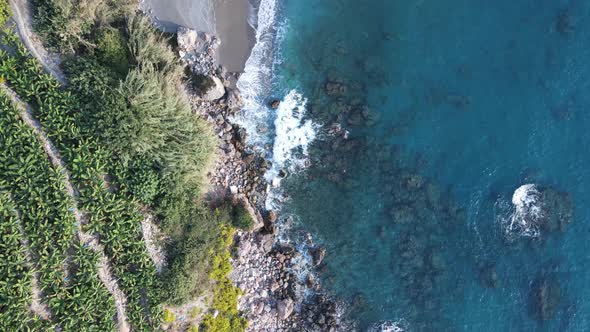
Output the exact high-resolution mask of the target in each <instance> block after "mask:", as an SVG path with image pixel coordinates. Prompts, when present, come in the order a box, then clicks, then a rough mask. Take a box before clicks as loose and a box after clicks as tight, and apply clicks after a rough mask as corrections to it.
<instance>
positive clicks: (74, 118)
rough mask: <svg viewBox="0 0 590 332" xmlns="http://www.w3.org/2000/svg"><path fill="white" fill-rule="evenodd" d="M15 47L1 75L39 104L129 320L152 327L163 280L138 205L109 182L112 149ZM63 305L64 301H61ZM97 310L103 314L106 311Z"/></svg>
mask: <svg viewBox="0 0 590 332" xmlns="http://www.w3.org/2000/svg"><path fill="white" fill-rule="evenodd" d="M14 47H15V48H16V50H17V52H16V53H15V55H14V56H9V55H8V54H6V53H4V54H2V57H0V75H1V76H4V77H6V79H7V82H8V83H9V84H10V86H11V87H12V88H13V89H14V90H15V91H16V92H17V93H18V94H19V95H20V96H21V98H23V99H25V100H26V101H28V102H29V103H31V104H32V105H34V106H35V115H36V117H37V118H38V119H39V120H40V122H41V124H42V126H43V127H44V128H45V129H46V131H47V133H48V137H49V138H50V139H51V140H52V142H53V143H54V144H55V146H56V147H57V148H58V149H59V150H60V153H61V156H62V159H64V161H65V162H66V165H67V166H68V169H69V170H70V171H71V177H72V181H73V183H74V184H75V185H76V186H77V187H78V188H79V190H80V195H79V207H80V208H81V209H82V210H84V211H87V212H88V213H89V215H90V220H89V228H90V230H91V231H93V232H96V233H98V234H99V235H100V239H101V244H102V245H103V246H104V248H105V252H106V254H107V256H108V257H109V258H110V260H111V263H112V265H111V266H112V268H113V272H114V274H115V276H116V277H117V278H118V280H119V284H120V287H121V289H122V290H123V291H124V292H125V293H126V295H127V298H128V303H127V314H128V318H129V321H130V324H131V325H132V326H133V328H134V329H135V330H150V331H151V330H153V328H154V326H158V325H159V321H160V317H161V312H160V309H159V303H160V302H159V297H158V293H157V289H158V288H159V280H158V278H157V277H156V272H155V268H154V267H153V265H152V264H151V261H150V259H149V257H148V255H147V252H146V248H145V244H144V242H143V238H142V230H141V225H140V221H141V220H142V219H143V216H142V215H141V213H140V211H139V206H138V204H137V203H136V202H134V201H133V200H131V199H130V198H129V197H128V196H127V195H126V194H125V193H122V192H110V191H109V188H108V187H105V183H104V180H103V175H104V174H107V173H109V168H110V167H111V166H112V162H109V158H110V155H111V154H110V153H109V152H108V150H106V149H104V148H102V147H101V146H100V145H99V144H98V142H97V141H96V140H95V139H94V137H93V136H86V135H85V131H84V130H83V129H81V127H80V123H81V122H82V121H81V119H80V115H81V114H80V112H78V109H79V104H78V102H77V99H76V98H75V97H74V96H73V95H72V94H71V93H70V92H68V91H64V90H62V89H61V88H60V86H59V84H58V83H57V82H56V81H55V80H54V79H53V78H51V77H49V76H48V75H46V74H44V73H43V72H42V70H41V68H40V66H39V64H38V63H37V62H36V61H35V60H34V59H32V58H30V57H29V55H28V53H27V52H26V50H25V48H24V47H23V46H22V44H20V43H16V44H15V46H14ZM59 202H62V203H61V204H60V203H59ZM65 202H67V199H63V201H61V200H57V202H56V203H53V204H56V206H63V205H64V204H66V203H65ZM71 224H73V222H72V223H71ZM58 230H59V229H55V230H54V231H58ZM70 234H71V231H70ZM56 271H59V269H57V268H54V269H53V272H52V273H56ZM55 287H58V288H59V287H60V285H59V284H56V285H55ZM146 295H147V296H146ZM146 298H147V300H146ZM56 300H57V299H56ZM146 303H147V304H146ZM62 305H63V304H62V303H61V302H60V304H59V306H60V307H61V306H62ZM146 311H147V313H146ZM95 312H96V314H103V315H104V313H105V312H107V311H102V312H101V311H98V310H97V311H95ZM69 316H71V317H76V315H71V314H70V315H69ZM106 317H107V318H109V321H110V322H112V321H113V320H112V319H110V317H108V316H106ZM104 330H108V329H104Z"/></svg>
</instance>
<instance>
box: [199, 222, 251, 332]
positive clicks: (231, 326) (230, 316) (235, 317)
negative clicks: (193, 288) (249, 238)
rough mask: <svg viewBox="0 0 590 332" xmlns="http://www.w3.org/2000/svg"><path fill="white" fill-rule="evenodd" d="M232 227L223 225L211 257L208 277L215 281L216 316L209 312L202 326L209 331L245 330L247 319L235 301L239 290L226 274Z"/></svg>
mask: <svg viewBox="0 0 590 332" xmlns="http://www.w3.org/2000/svg"><path fill="white" fill-rule="evenodd" d="M233 235H234V229H233V228H231V227H223V228H222V232H221V236H220V237H219V239H218V246H219V247H221V248H223V249H222V250H218V251H217V254H216V255H215V256H214V257H213V269H212V270H211V274H210V277H211V279H212V280H214V281H215V288H214V294H213V303H212V306H211V309H212V310H217V316H215V317H214V316H213V315H212V314H211V313H209V314H207V315H205V317H204V318H203V323H202V324H201V325H202V328H203V330H204V331H211V332H239V331H245V330H246V328H247V327H248V321H247V320H246V319H245V318H243V317H242V316H241V315H240V313H239V312H238V308H237V303H238V296H239V295H240V294H241V290H240V289H238V288H236V287H234V285H233V284H232V282H231V280H230V279H229V278H228V274H229V273H230V271H231V265H230V262H229V258H230V246H231V244H232V242H233Z"/></svg>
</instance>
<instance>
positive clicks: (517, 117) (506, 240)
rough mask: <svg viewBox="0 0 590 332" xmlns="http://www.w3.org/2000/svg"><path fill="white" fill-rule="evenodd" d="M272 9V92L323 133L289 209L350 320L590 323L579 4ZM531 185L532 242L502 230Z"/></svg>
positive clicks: (514, 326)
mask: <svg viewBox="0 0 590 332" xmlns="http://www.w3.org/2000/svg"><path fill="white" fill-rule="evenodd" d="M279 14H280V17H281V22H282V29H281V34H282V38H281V39H280V42H279V44H278V45H277V46H278V49H279V50H280V52H279V53H278V54H276V58H277V60H279V62H278V64H276V65H275V67H274V81H273V86H272V91H273V94H274V96H275V97H280V98H282V97H284V96H285V95H287V94H288V93H289V91H291V90H293V89H295V90H296V91H297V92H298V93H300V94H301V95H302V96H303V97H305V98H306V99H307V104H306V107H305V109H306V113H305V118H306V119H310V120H312V121H313V122H314V123H316V124H317V126H318V128H317V131H316V132H317V135H316V137H315V140H314V141H313V143H312V144H311V145H310V146H309V151H308V153H309V157H308V158H309V166H308V167H307V169H305V170H304V171H302V172H299V173H296V174H292V175H290V176H289V177H287V179H285V180H284V181H283V184H282V187H283V190H284V194H285V195H286V196H288V197H289V199H288V200H286V202H285V203H284V206H283V211H284V212H287V213H292V214H294V215H295V216H297V218H296V219H297V221H298V222H299V225H300V227H301V228H303V229H305V230H307V231H309V232H311V233H312V234H313V235H314V237H315V238H316V240H317V241H318V242H320V243H321V244H322V245H323V246H324V247H325V248H326V249H327V255H326V259H325V262H324V263H323V264H322V266H321V267H320V269H319V276H320V277H321V280H322V283H323V285H324V286H325V287H326V289H327V290H328V291H329V292H331V293H332V294H334V295H335V296H337V298H339V299H340V300H341V301H343V302H344V303H346V304H347V305H348V307H349V310H350V315H351V317H352V318H353V319H354V320H355V321H356V322H357V326H358V328H359V330H365V329H368V328H369V327H371V326H373V325H374V324H375V323H376V322H379V321H386V320H389V321H401V322H402V323H401V324H400V325H403V326H404V327H405V328H406V330H408V331H476V330H480V331H588V330H590V250H589V249H590V241H589V240H590V208H589V206H590V191H589V190H588V188H590V89H589V88H590V86H589V85H590V60H589V59H590V2H588V1H565V0H552V1H539V0H516V1H515V0H510V1H508V0H497V1H479V0H475V1H467V0H449V1H428V0H426V1H409V0H395V1H393V0H365V1H358V0H322V1H318V0H287V1H284V2H283V3H282V4H281V6H280V9H279ZM336 124H339V125H340V128H341V129H339V130H336V129H334V128H336V127H337V126H336ZM271 125H272V124H271ZM319 127H321V128H319ZM329 128H333V130H329ZM345 131H347V133H346V134H345ZM345 136H346V138H344V137H345ZM529 183H530V184H534V185H535V188H538V192H536V191H535V193H536V194H537V196H535V198H536V199H537V202H536V203H535V204H537V205H543V209H544V210H543V211H544V213H545V214H544V216H543V217H539V219H538V220H537V219H534V218H533V217H531V216H528V217H526V216H525V219H522V220H523V221H524V222H536V223H537V225H538V226H539V227H538V229H537V230H538V231H539V235H538V236H536V237H527V236H524V235H522V234H520V233H519V232H518V229H516V230H513V231H507V229H506V224H505V222H506V221H509V220H512V219H511V218H512V217H513V216H514V214H515V213H516V212H517V211H516V209H517V206H515V205H514V204H513V201H512V199H513V194H514V193H515V190H516V189H517V188H519V187H520V186H521V185H524V184H529ZM533 196H534V195H533ZM550 215H551V216H550ZM549 219H551V220H549ZM531 220H532V221H531Z"/></svg>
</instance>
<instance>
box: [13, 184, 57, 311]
mask: <svg viewBox="0 0 590 332" xmlns="http://www.w3.org/2000/svg"><path fill="white" fill-rule="evenodd" d="M10 196H11V197H10V200H12V195H10ZM16 217H17V220H18V230H19V231H20V234H21V236H22V241H21V244H22V245H23V247H24V248H25V254H26V260H27V266H28V268H29V269H31V270H32V271H34V270H35V262H36V261H37V260H36V259H35V258H34V257H33V253H32V252H31V246H30V244H29V240H28V239H27V234H26V232H25V228H24V227H23V223H22V222H21V220H22V218H21V214H20V211H18V210H16ZM42 298H43V292H41V289H40V288H39V272H34V273H33V275H32V277H31V311H32V312H33V314H35V315H37V316H39V317H41V319H43V320H49V319H51V312H50V311H49V307H47V305H46V304H45V303H43V302H41V299H42Z"/></svg>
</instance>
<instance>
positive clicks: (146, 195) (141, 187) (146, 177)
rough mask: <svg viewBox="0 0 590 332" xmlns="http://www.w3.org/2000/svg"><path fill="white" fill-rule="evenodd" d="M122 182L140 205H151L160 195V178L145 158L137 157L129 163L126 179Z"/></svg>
mask: <svg viewBox="0 0 590 332" xmlns="http://www.w3.org/2000/svg"><path fill="white" fill-rule="evenodd" d="M123 181H124V182H125V183H126V184H127V186H128V187H129V190H130V191H131V193H132V194H133V195H135V197H137V198H139V200H141V202H142V203H144V204H147V205H152V204H153V202H154V198H155V197H156V195H158V194H159V193H160V177H159V175H158V171H157V169H156V168H155V166H154V165H153V163H152V162H151V161H150V160H148V159H147V158H142V157H139V158H137V159H134V160H133V161H131V164H130V166H129V170H128V172H127V174H126V178H124V179H123Z"/></svg>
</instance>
